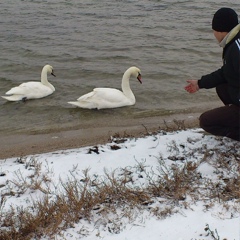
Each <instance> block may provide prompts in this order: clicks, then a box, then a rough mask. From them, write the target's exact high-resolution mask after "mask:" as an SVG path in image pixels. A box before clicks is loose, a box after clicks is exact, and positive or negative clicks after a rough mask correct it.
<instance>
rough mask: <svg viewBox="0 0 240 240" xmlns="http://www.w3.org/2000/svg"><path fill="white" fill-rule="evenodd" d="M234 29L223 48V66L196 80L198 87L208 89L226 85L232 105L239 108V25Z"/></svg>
mask: <svg viewBox="0 0 240 240" xmlns="http://www.w3.org/2000/svg"><path fill="white" fill-rule="evenodd" d="M234 29H235V28H234ZM234 29H233V30H234ZM236 29H237V30H238V31H237V32H236V34H234V36H231V32H230V34H229V35H228V37H232V39H231V40H230V41H229V42H228V43H227V44H226V45H225V46H224V48H223V66H222V67H221V68H220V69H218V70H217V71H215V72H212V73H210V74H208V75H205V76H202V77H201V79H200V80H198V86H199V88H207V89H208V88H214V87H216V86H218V85H221V84H225V83H227V84H228V92H229V94H230V96H231V99H232V104H234V105H238V106H240V24H239V25H238V26H237V27H236ZM233 30H232V31H233ZM227 41H228V38H227Z"/></svg>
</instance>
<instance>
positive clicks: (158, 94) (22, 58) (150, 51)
mask: <svg viewBox="0 0 240 240" xmlns="http://www.w3.org/2000/svg"><path fill="white" fill-rule="evenodd" d="M236 2H237V1H235V0H231V1H226V0H219V1H218V4H216V3H215V1H208V0H204V1H200V2H199V1H198V0H193V1H192V0H191V1H188V0H180V1H176V0H175V1H173V0H152V1H151V0H139V1H137V0H121V1H120V0H118V1H114V0H111V1H110V0H101V1H98V0H81V1H78V0H72V1H67V0H61V1H59V0H51V1H50V0H45V1H40V0H31V1H30V0H21V1H20V0H18V1H16V0H3V1H1V2H0V32H1V35H0V49H1V54H0V72H1V75H0V94H1V95H4V93H5V92H6V91H7V90H9V89H10V88H11V87H14V86H16V85H19V84H20V83H22V82H25V81H32V80H36V81H40V73H41V70H42V67H43V66H44V65H45V64H51V65H52V66H53V67H54V71H55V74H56V75H57V77H56V78H54V77H52V76H48V80H49V81H50V82H51V83H52V84H53V85H54V86H55V88H56V92H55V93H54V94H53V95H51V96H48V97H46V98H44V99H39V100H31V101H28V102H26V103H16V102H6V101H5V100H4V99H2V98H1V99H0V128H1V133H2V134H7V133H17V132H25V133H32V132H48V131H60V130H66V129H75V128H86V127H91V126H94V125H101V124H102V125H107V124H110V123H112V124H114V123H116V124H117V122H121V121H124V120H125V119H133V118H134V119H136V118H143V117H144V118H145V117H152V116H163V115H166V114H171V113H187V112H193V111H197V110H200V109H201V108H204V107H206V106H208V105H209V104H210V103H211V104H212V103H214V102H216V101H218V100H217V98H216V95H215V93H214V91H213V90H206V91H205V90H203V91H200V92H198V93H197V94H194V95H189V94H187V93H186V92H185V91H184V90H183V87H184V86H185V81H186V80H187V79H189V78H196V79H197V78H199V77H200V76H201V75H203V74H206V73H209V72H211V71H213V70H215V69H216V68H217V67H219V66H221V49H220V47H219V46H218V44H217V43H216V40H215V39H214V37H213V34H212V30H211V20H212V15H213V13H214V12H215V11H216V10H217V9H218V8H220V7H223V6H229V7H232V8H234V9H235V10H236V11H237V12H238V13H240V5H239V3H236ZM133 65H135V66H137V67H139V68H140V69H141V72H142V78H143V84H142V85H140V84H139V83H138V82H137V80H135V79H133V80H132V81H131V88H132V90H133V92H134V94H135V97H136V101H137V102H136V105H134V106H130V107H124V108H119V109H107V110H101V111H96V110H87V109H80V108H75V107H73V106H71V105H69V104H68V103H67V102H68V101H73V100H76V99H77V98H78V97H79V96H81V95H82V94H85V93H87V92H89V91H91V90H92V88H94V87H114V88H118V89H120V86H121V78H122V75H123V73H124V71H125V70H126V69H127V68H129V67H130V66H133Z"/></svg>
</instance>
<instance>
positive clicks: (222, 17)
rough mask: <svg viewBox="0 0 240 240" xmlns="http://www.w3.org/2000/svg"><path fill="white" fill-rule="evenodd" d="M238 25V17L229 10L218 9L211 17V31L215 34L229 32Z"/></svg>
mask: <svg viewBox="0 0 240 240" xmlns="http://www.w3.org/2000/svg"><path fill="white" fill-rule="evenodd" d="M237 25H238V15H237V13H236V12H235V11H234V10H233V9H231V8H220V9H219V10H218V11H217V12H216V13H215V14H214V16H213V20H212V29H213V30H215V31H217V32H230V31H231V30H232V29H233V28H234V27H235V26H237Z"/></svg>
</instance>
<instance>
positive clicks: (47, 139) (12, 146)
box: [0, 113, 199, 159]
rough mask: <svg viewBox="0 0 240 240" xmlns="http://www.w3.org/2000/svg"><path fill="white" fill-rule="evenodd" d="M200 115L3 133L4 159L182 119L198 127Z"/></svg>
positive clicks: (75, 145) (140, 132)
mask: <svg viewBox="0 0 240 240" xmlns="http://www.w3.org/2000/svg"><path fill="white" fill-rule="evenodd" d="M198 116H199V113H194V114H187V115H186V114H182V115H181V114H178V115H170V116H162V117H159V116H158V117H148V118H138V119H132V120H127V121H124V122H119V123H117V124H116V123H114V124H115V125H113V124H111V123H109V124H108V123H106V124H105V125H106V126H91V127H88V128H85V129H75V130H65V131H60V132H52V133H44V134H15V135H10V134H9V135H0V142H1V151H0V159H6V158H11V157H22V156H26V155H31V154H39V153H46V152H52V151H56V150H64V149H72V148H78V147H83V146H92V145H96V144H104V143H106V142H108V141H109V139H110V137H111V136H114V135H116V134H119V135H120V136H125V135H129V136H134V137H140V136H143V135H144V134H146V133H148V132H154V131H157V130H159V129H166V127H176V126H177V124H178V123H179V124H181V123H182V122H183V124H184V126H185V127H187V128H189V127H197V126H198ZM174 122H175V123H174ZM176 122H177V124H176Z"/></svg>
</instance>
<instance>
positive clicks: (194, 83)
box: [184, 80, 199, 93]
mask: <svg viewBox="0 0 240 240" xmlns="http://www.w3.org/2000/svg"><path fill="white" fill-rule="evenodd" d="M187 83H189V84H188V85H187V86H186V87H185V88H184V89H185V90H186V91H188V92H189V93H195V92H197V91H198V90H199V86H198V80H187Z"/></svg>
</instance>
